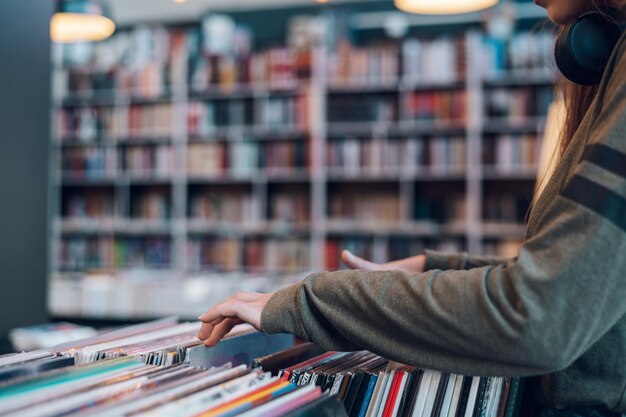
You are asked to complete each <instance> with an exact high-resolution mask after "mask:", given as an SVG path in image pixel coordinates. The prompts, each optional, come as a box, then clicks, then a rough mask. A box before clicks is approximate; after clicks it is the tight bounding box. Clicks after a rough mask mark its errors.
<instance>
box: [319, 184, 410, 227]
mask: <svg viewBox="0 0 626 417" xmlns="http://www.w3.org/2000/svg"><path fill="white" fill-rule="evenodd" d="M328 218H329V220H350V221H358V222H376V223H377V224H381V223H383V224H384V223H395V222H397V221H398V220H399V219H400V197H399V195H398V194H397V193H389V192H387V193H382V192H381V193H376V194H367V195H362V194H361V193H360V192H358V191H357V192H352V193H348V192H339V193H334V194H331V195H330V198H329V204H328Z"/></svg>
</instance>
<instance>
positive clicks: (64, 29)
mask: <svg viewBox="0 0 626 417" xmlns="http://www.w3.org/2000/svg"><path fill="white" fill-rule="evenodd" d="M114 31H115V23H114V22H113V20H111V19H110V18H109V17H107V15H106V13H105V11H104V9H103V8H102V6H101V5H99V4H98V3H96V2H94V1H90V0H67V1H61V2H60V3H59V11H58V12H57V13H55V14H54V15H53V16H52V19H51V20H50V38H52V41H53V42H59V43H70V42H88V41H92V42H93V41H101V40H104V39H106V38H108V37H109V36H111V35H112V34H113V32H114Z"/></svg>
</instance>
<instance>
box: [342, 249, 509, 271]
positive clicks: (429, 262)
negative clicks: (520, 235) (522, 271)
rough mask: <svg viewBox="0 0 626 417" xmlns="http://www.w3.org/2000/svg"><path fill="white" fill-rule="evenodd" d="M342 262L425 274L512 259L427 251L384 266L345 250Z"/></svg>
mask: <svg viewBox="0 0 626 417" xmlns="http://www.w3.org/2000/svg"><path fill="white" fill-rule="evenodd" d="M341 260H342V261H343V263H344V264H345V265H346V266H347V267H348V268H350V269H364V270H368V271H391V270H397V271H405V272H423V271H429V270H431V269H443V270H446V269H472V268H477V267H480V266H487V265H500V264H504V263H506V262H507V261H509V260H510V258H506V257H499V256H469V255H468V253H467V252H459V253H451V252H440V251H434V250H430V249H426V250H424V253H423V254H421V255H416V256H411V257H408V258H404V259H399V260H396V261H391V262H385V263H383V264H379V263H375V262H371V261H368V260H367V259H363V258H361V257H359V256H356V255H354V254H352V253H350V252H349V251H347V250H344V251H343V252H341Z"/></svg>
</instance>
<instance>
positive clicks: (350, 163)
mask: <svg viewBox="0 0 626 417" xmlns="http://www.w3.org/2000/svg"><path fill="white" fill-rule="evenodd" d="M326 150H327V162H326V165H327V167H329V168H330V169H331V172H335V171H340V172H342V173H344V174H348V175H358V174H361V173H363V174H384V173H398V172H414V171H417V170H420V169H426V170H429V171H432V172H433V173H441V172H448V173H453V172H463V170H464V168H465V138H462V137H452V136H434V137H423V138H406V139H382V138H373V139H359V138H345V139H333V140H331V141H329V143H328V144H327V146H326Z"/></svg>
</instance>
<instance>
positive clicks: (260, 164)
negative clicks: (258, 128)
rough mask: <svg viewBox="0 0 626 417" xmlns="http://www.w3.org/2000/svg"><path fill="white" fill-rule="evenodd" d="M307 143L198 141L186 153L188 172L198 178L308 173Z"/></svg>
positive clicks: (190, 145)
mask: <svg viewBox="0 0 626 417" xmlns="http://www.w3.org/2000/svg"><path fill="white" fill-rule="evenodd" d="M308 147H309V146H308V143H307V142H302V141H276V142H275V141H268V142H264V143H257V142H248V141H245V142H232V143H224V142H208V143H207V142H195V143H192V144H189V147H188V151H187V173H188V174H189V175H190V176H198V177H221V176H234V177H238V176H250V175H252V174H255V173H256V172H257V171H258V170H259V169H260V170H262V172H265V173H267V174H270V175H272V174H276V175H281V174H284V173H290V172H296V171H298V170H307V169H308V166H309V159H308V158H309V157H308Z"/></svg>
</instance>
